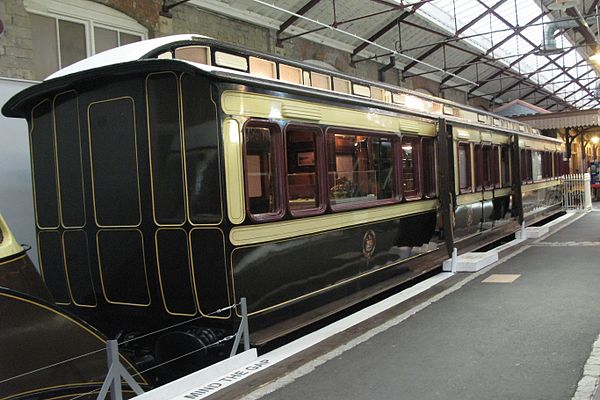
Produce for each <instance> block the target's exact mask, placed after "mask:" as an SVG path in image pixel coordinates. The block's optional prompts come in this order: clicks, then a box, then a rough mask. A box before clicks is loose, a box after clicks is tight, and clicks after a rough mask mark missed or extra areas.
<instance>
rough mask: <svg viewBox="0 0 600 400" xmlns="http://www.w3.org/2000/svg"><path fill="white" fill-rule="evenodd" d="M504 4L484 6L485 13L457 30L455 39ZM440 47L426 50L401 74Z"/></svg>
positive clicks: (504, 0)
mask: <svg viewBox="0 0 600 400" xmlns="http://www.w3.org/2000/svg"><path fill="white" fill-rule="evenodd" d="M504 2H506V0H500V1H498V2H496V4H494V5H493V6H491V7H487V6H486V8H487V9H486V11H485V12H483V13H481V14H479V15H478V16H477V17H475V18H473V19H472V20H471V21H469V23H468V24H466V25H465V26H463V27H462V28H460V29H459V30H457V31H456V33H455V34H454V36H455V37H457V36H459V35H461V34H462V33H464V32H465V31H466V30H467V29H469V28H471V27H472V26H473V25H475V24H476V23H477V22H479V21H480V20H481V19H482V18H483V17H485V16H486V15H488V14H489V13H490V12H491V11H493V10H495V9H496V8H498V7H500V6H501V5H502V4H503V3H504ZM442 46H444V44H436V45H435V46H433V47H432V48H430V49H429V50H427V51H426V52H425V53H423V54H421V55H420V56H419V57H417V59H416V60H415V61H412V62H410V63H408V64H407V65H406V66H405V67H404V69H403V70H402V73H403V74H405V73H407V72H408V71H409V70H410V69H411V68H413V67H414V66H415V65H417V64H418V63H419V61H423V60H425V59H426V58H427V57H429V56H430V55H432V54H433V53H435V52H436V51H438V50H439V49H441V48H442Z"/></svg>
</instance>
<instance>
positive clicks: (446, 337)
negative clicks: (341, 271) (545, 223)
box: [209, 212, 600, 400]
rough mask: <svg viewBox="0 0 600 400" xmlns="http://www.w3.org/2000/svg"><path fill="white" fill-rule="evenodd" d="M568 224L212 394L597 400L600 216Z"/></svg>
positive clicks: (274, 398)
mask: <svg viewBox="0 0 600 400" xmlns="http://www.w3.org/2000/svg"><path fill="white" fill-rule="evenodd" d="M567 223H568V225H567V226H565V227H564V228H562V229H560V230H559V231H556V229H555V227H553V229H552V230H551V231H552V232H551V233H550V235H547V236H546V237H542V238H538V239H528V240H525V241H522V240H519V243H518V246H519V247H518V249H514V248H512V249H510V248H508V249H506V248H505V249H503V251H502V252H500V257H501V259H500V260H499V261H498V262H496V263H495V264H493V265H492V266H491V267H487V268H485V269H483V270H482V271H480V272H476V273H473V274H468V275H467V274H457V275H455V278H453V279H450V280H448V281H446V282H444V283H442V284H440V286H439V287H437V288H436V287H434V288H432V290H431V293H430V294H429V295H427V296H425V295H424V296H422V297H421V298H419V299H414V300H413V301H411V302H409V303H407V304H404V305H403V306H399V307H398V308H396V309H393V310H390V311H389V313H386V314H382V315H380V316H378V317H377V318H375V319H374V321H373V322H372V324H371V325H365V326H361V327H357V328H355V329H353V330H352V331H351V332H345V333H344V334H341V335H340V337H339V338H338V339H337V341H331V340H330V341H327V343H324V344H323V345H321V346H320V348H315V349H311V350H306V351H305V352H303V353H301V354H299V355H298V356H297V357H295V358H294V359H291V360H289V362H288V363H287V364H285V363H283V364H281V365H280V366H278V367H277V368H273V370H271V371H269V372H267V371H265V372H264V373H263V374H262V375H261V374H257V375H256V376H255V377H254V378H253V379H251V380H248V381H246V382H244V383H241V384H240V385H239V386H238V387H237V388H232V389H231V390H229V391H227V392H224V393H221V394H216V395H214V396H211V397H209V398H214V399H238V398H241V399H246V400H249V399H259V398H262V399H266V400H278V399H285V400H294V399H298V400H300V399H302V400H304V399H307V398H309V399H344V400H346V399H394V400H402V399H410V400H429V399H432V400H433V399H444V400H453V399H456V400H464V399H502V400H505V399H511V400H516V399H523V400H525V399H527V400H535V399H540V400H542V399H543V400H552V399H556V400H559V399H560V400H565V399H577V400H583V399H586V400H591V399H592V398H593V396H594V393H595V392H596V388H597V383H598V378H599V376H600V340H599V339H598V338H599V333H600V261H599V260H600V213H599V212H591V213H588V214H586V215H584V216H583V217H581V218H579V219H577V220H575V221H574V222H567ZM484 281H486V282H484ZM592 349H596V350H595V351H596V354H595V355H594V356H592V357H590V354H591V352H592ZM586 363H587V364H586Z"/></svg>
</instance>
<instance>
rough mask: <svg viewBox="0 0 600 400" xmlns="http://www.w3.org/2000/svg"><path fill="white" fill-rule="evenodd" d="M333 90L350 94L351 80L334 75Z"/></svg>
mask: <svg viewBox="0 0 600 400" xmlns="http://www.w3.org/2000/svg"><path fill="white" fill-rule="evenodd" d="M333 90H334V91H336V92H340V93H348V94H350V92H351V90H350V81H349V80H346V79H340V78H336V77H333Z"/></svg>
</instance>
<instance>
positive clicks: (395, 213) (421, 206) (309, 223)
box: [229, 199, 437, 246]
mask: <svg viewBox="0 0 600 400" xmlns="http://www.w3.org/2000/svg"><path fill="white" fill-rule="evenodd" d="M436 207H437V199H433V200H421V201H413V202H408V203H403V204H397V205H390V206H383V207H374V208H368V209H364V210H357V211H349V212H340V213H335V214H329V215H321V216H317V217H313V218H301V219H297V220H290V221H279V222H273V223H265V224H257V225H250V226H238V227H234V228H233V229H232V230H231V232H230V233H229V239H230V241H231V243H232V244H233V245H235V246H246V245H251V244H257V243H262V242H270V241H276V240H283V239H287V238H293V237H297V236H302V235H308V234H314V233H320V232H326V231H329V230H334V229H340V228H348V227H351V226H356V225H362V224H366V223H372V222H379V221H384V220H387V219H393V218H398V217H400V216H406V215H410V214H417V213H422V212H426V211H432V210H435V209H436Z"/></svg>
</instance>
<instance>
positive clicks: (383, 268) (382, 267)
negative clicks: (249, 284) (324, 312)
mask: <svg viewBox="0 0 600 400" xmlns="http://www.w3.org/2000/svg"><path fill="white" fill-rule="evenodd" d="M236 250H238V249H235V250H234V251H233V252H232V253H231V268H232V271H231V274H232V276H233V254H234V253H235V251H236ZM420 255H422V254H416V255H414V256H411V257H408V258H404V259H402V260H399V261H397V262H393V263H390V264H386V265H382V266H381V267H379V268H375V269H372V270H370V271H366V272H363V273H361V274H359V275H355V276H353V277H350V278H347V279H344V280H342V281H340V282H336V283H334V284H332V285H329V286H326V287H322V288H321V289H317V290H314V291H312V292H309V293H305V294H303V295H300V296H298V297H295V298H292V299H288V300H285V301H282V302H281V303H277V304H273V305H271V306H268V307H265V308H262V309H260V310H256V311H252V312H249V313H248V315H249V316H252V315H256V314H260V313H262V312H266V311H270V310H273V309H275V308H278V307H281V306H284V305H286V304H289V303H292V302H294V301H298V300H302V299H305V298H307V297H310V296H313V295H316V294H319V293H324V292H326V291H328V290H331V289H334V288H337V287H339V286H342V285H346V284H348V283H351V282H353V281H355V280H357V279H361V278H364V277H365V276H369V275H372V274H374V273H376V272H379V271H383V270H386V269H389V268H391V267H395V266H396V265H398V264H401V263H404V262H406V261H409V260H412V259H414V258H416V257H419V256H420ZM232 286H233V292H234V296H236V297H235V298H237V295H236V293H235V279H234V282H233V284H232ZM235 313H236V315H237V316H238V317H241V315H240V314H239V313H238V311H237V308H236V312H235Z"/></svg>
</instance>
